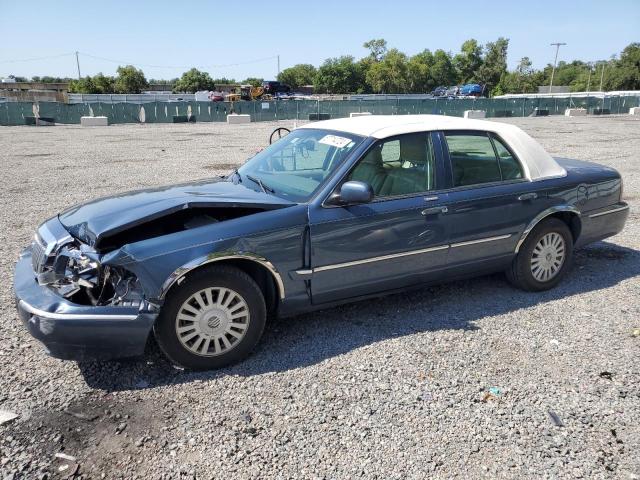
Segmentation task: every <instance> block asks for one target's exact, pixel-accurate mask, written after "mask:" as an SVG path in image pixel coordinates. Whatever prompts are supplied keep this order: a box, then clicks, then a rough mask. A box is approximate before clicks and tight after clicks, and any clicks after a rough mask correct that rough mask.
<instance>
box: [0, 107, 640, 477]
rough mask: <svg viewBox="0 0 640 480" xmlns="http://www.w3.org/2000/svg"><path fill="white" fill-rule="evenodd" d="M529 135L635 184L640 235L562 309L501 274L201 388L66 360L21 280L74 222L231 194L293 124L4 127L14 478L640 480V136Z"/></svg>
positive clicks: (0, 389)
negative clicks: (31, 313) (206, 191)
mask: <svg viewBox="0 0 640 480" xmlns="http://www.w3.org/2000/svg"><path fill="white" fill-rule="evenodd" d="M509 121H510V122H512V123H515V124H517V125H519V126H521V127H523V128H524V129H525V130H526V131H528V132H529V133H530V134H531V135H532V136H534V137H536V138H537V139H539V140H540V141H541V142H542V144H543V145H544V146H545V147H546V148H547V149H548V150H549V151H550V152H551V153H552V154H555V155H561V156H568V157H575V158H581V159H586V160H594V161H598V162H601V163H603V164H606V165H611V166H613V167H615V168H617V169H619V170H620V171H621V172H622V173H623V176H624V178H625V196H626V199H627V200H628V201H629V202H630V203H631V205H632V211H631V215H630V218H629V221H628V224H627V227H626V229H625V231H624V232H623V233H621V234H620V235H618V236H616V237H614V238H612V239H609V240H608V241H606V242H602V243H598V244H595V245H592V246H590V247H589V248H586V249H584V250H581V251H579V252H576V261H575V266H574V268H573V270H572V272H571V273H570V274H569V276H568V278H567V279H566V281H565V282H563V283H562V284H561V285H560V286H559V287H558V288H557V289H555V290H553V291H550V292H545V293H540V294H532V293H523V292H520V291H517V290H514V289H513V288H511V287H509V286H508V285H507V284H506V282H505V281H504V279H503V277H502V276H501V275H494V276H489V277H482V278H477V279H473V280H468V281H463V282H456V283H452V284H448V285H443V286H437V287H432V288H426V289H423V290H420V291H417V292H410V293H409V292H407V293H405V294H401V295H395V296H392V297H387V298H385V299H381V300H376V301H369V302H366V303H360V304H354V305H350V306H345V307H341V308H334V309H331V310H327V311H324V312H318V313H315V314H311V315H305V316H304V317H297V318H292V319H286V320H280V321H275V322H273V323H271V324H270V325H269V326H268V327H267V331H266V332H265V336H264V338H263V341H262V343H261V345H260V347H259V349H258V351H257V352H255V354H254V355H253V356H252V357H250V358H249V359H248V360H247V361H245V362H243V363H242V364H240V365H236V366H234V367H231V368H227V369H224V370H220V371H216V372H208V373H197V374H196V373H185V372H183V371H179V370H176V369H173V368H172V367H171V366H169V365H168V364H167V362H166V361H164V360H163V358H162V357H161V355H160V354H159V353H158V351H157V348H153V345H152V346H151V348H150V352H149V354H148V355H147V356H146V357H145V358H144V359H139V360H132V361H126V362H110V363H102V364H97V363H86V364H77V363H73V362H62V361H58V360H55V359H52V358H49V357H47V356H46V354H45V353H44V351H43V349H42V348H41V346H40V345H39V344H37V342H36V341H34V340H33V339H31V337H30V336H29V335H28V334H27V333H26V331H25V329H24V328H23V327H22V325H21V324H20V321H19V319H18V317H17V314H16V312H15V309H14V304H13V292H12V289H11V279H12V275H13V265H14V262H15V260H16V258H17V255H18V252H19V251H20V250H21V248H22V247H23V246H24V245H26V244H28V243H29V241H30V239H31V237H32V235H33V233H34V231H35V229H36V227H37V225H38V224H39V222H40V221H42V220H43V219H45V218H47V217H49V216H52V215H54V214H55V213H57V212H58V211H59V210H61V209H62V208H64V207H66V206H68V205H70V204H73V203H76V202H81V201H86V200H89V199H91V198H94V197H96V196H98V195H105V194H110V193H114V192H120V191H125V190H130V189H134V188H139V187H145V186H155V185H161V184H167V183H173V182H179V181H184V180H191V179H197V178H203V177H207V176H213V175H217V174H220V173H224V172H226V171H228V170H229V169H230V168H232V167H233V166H235V165H238V164H240V163H241V162H242V161H243V159H244V158H246V157H247V156H248V155H249V154H250V153H251V152H253V151H255V150H256V149H257V148H259V147H262V146H264V145H265V143H266V139H267V137H268V134H269V133H270V131H271V130H272V129H273V128H275V126H276V124H275V123H262V124H253V125H246V126H244V125H242V126H228V125H224V124H191V125H119V126H110V127H106V128H94V129H86V128H85V129H83V128H80V127H78V126H56V127H50V128H45V127H43V128H36V127H2V128H0V164H1V165H2V177H1V179H0V207H1V208H0V224H1V226H2V228H1V231H0V275H2V277H3V278H5V279H6V281H5V282H2V284H1V285H0V315H1V318H0V322H1V323H0V361H1V362H2V374H1V375H0V411H3V410H4V411H9V412H13V413H15V414H17V418H15V419H13V420H10V421H6V422H5V423H3V424H2V425H1V426H0V479H12V478H13V479H18V478H29V479H31V478H63V477H65V476H67V475H69V474H73V473H74V472H75V475H76V478H77V477H82V478H109V479H111V478H144V479H147V478H148V479H152V478H198V479H200V478H234V479H235V478H355V477H364V478H381V479H387V478H426V477H429V478H451V477H463V478H540V477H543V478H544V477H547V478H556V477H571V478H623V479H624V478H628V479H632V478H634V479H637V478H640V457H639V456H638V452H639V451H640V362H638V358H639V357H638V353H639V352H640V335H635V336H634V333H633V332H634V329H637V328H640V318H639V317H640V282H638V275H639V274H640V219H639V217H638V212H639V211H640V197H639V195H640V158H639V154H638V152H640V119H637V118H630V117H611V118H575V119H571V118H565V117H553V118H526V119H512V120H509ZM279 125H285V126H291V125H290V122H281V123H280V124H279ZM0 422H3V420H2V413H1V412H0ZM60 453H63V454H65V455H69V456H71V457H70V458H75V460H70V459H64V458H57V457H55V455H56V454H60ZM61 467H62V468H66V470H64V471H63V472H62V473H60V471H59V468H61Z"/></svg>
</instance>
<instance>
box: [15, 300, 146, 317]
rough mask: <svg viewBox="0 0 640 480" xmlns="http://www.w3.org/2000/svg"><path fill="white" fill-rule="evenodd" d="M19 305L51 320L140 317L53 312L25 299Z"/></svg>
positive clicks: (33, 313)
mask: <svg viewBox="0 0 640 480" xmlns="http://www.w3.org/2000/svg"><path fill="white" fill-rule="evenodd" d="M19 305H20V307H21V308H22V309H23V310H26V311H27V312H29V313H31V314H32V315H36V316H37V317H40V318H46V319H49V320H135V319H136V318H138V316H137V315H117V314H102V315H100V314H85V313H51V312H46V311H44V310H40V309H39V308H36V307H34V306H32V305H29V304H28V303H27V302H25V301H24V300H20V302H19Z"/></svg>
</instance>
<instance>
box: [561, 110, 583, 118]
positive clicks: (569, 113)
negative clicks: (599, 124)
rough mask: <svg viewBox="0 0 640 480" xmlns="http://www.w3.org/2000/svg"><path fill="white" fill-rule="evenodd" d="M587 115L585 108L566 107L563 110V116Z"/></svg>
mask: <svg viewBox="0 0 640 480" xmlns="http://www.w3.org/2000/svg"><path fill="white" fill-rule="evenodd" d="M586 115H587V109H586V108H567V109H566V110H565V111H564V116H565V117H584V116H586Z"/></svg>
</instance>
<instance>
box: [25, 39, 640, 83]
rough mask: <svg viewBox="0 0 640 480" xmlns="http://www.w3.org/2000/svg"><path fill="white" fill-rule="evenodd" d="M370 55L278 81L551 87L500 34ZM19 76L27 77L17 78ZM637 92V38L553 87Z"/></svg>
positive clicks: (375, 49)
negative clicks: (513, 60) (511, 54)
mask: <svg viewBox="0 0 640 480" xmlns="http://www.w3.org/2000/svg"><path fill="white" fill-rule="evenodd" d="M363 46H364V48H366V49H367V50H369V54H368V55H366V56H365V57H363V58H360V59H358V60H356V59H355V58H354V57H353V56H350V55H343V56H340V57H332V58H328V59H326V60H325V61H324V62H323V63H322V64H321V65H320V66H319V67H315V66H314V65H311V64H298V65H294V66H292V67H289V68H286V69H284V70H283V71H282V72H280V73H279V74H278V77H277V79H278V80H279V81H280V82H283V83H286V84H288V85H290V86H291V87H292V88H293V90H294V91H295V90H296V89H299V88H300V87H302V86H307V85H313V86H314V90H315V92H316V93H332V94H343V93H427V92H431V91H432V90H433V89H434V88H436V87H438V86H445V87H449V86H453V85H462V84H465V83H478V84H480V85H483V86H484V89H485V92H486V94H487V95H501V94H505V93H534V92H537V91H538V87H539V86H546V85H549V83H550V80H551V71H552V68H553V67H552V65H551V64H548V65H547V66H546V67H544V68H543V69H540V70H536V69H534V68H533V66H532V62H531V60H530V59H529V58H528V57H523V58H522V59H520V61H519V62H518V65H517V67H516V68H515V69H514V70H512V71H509V70H508V69H507V51H508V48H509V39H507V38H503V37H500V38H498V39H497V40H495V41H493V42H488V43H486V44H485V45H481V44H480V43H478V41H477V40H475V39H469V40H466V41H465V42H464V43H463V44H462V45H461V47H460V51H459V52H457V53H455V54H453V53H451V52H446V51H444V50H442V49H438V50H435V51H433V52H432V51H431V50H429V49H425V50H423V51H422V52H420V53H417V54H416V55H412V56H409V55H407V54H405V53H403V52H401V51H400V50H398V49H397V48H389V47H388V45H387V41H386V40H384V39H373V40H369V41H368V42H365V43H364V45H363ZM14 78H15V79H16V80H18V81H20V80H23V81H24V80H26V79H23V78H19V77H14ZM601 79H602V89H603V90H640V43H638V42H634V43H631V44H629V45H628V46H627V47H626V48H625V49H624V50H623V51H622V52H621V53H620V55H619V57H616V56H613V57H612V58H610V59H609V60H600V61H597V62H585V61H582V60H573V61H571V62H565V61H561V62H559V64H558V65H557V67H556V71H555V74H554V82H553V83H554V85H566V86H569V88H570V90H571V91H574V92H576V91H586V90H591V91H593V90H598V89H600V80H601ZM32 80H33V81H42V82H47V81H49V82H53V81H65V80H68V81H69V82H70V85H69V91H70V92H72V93H140V92H141V91H144V90H145V89H147V88H149V85H150V84H154V83H166V84H170V85H172V90H173V91H174V92H175V93H193V92H196V91H199V90H214V89H215V88H216V85H218V86H219V85H224V84H237V83H242V84H251V85H254V86H259V85H260V84H261V83H262V81H263V79H262V78H255V77H251V78H246V79H244V80H242V81H240V82H236V81H235V80H234V79H228V78H212V77H211V76H210V75H209V73H207V72H203V71H200V70H198V69H196V68H192V69H190V70H188V71H187V72H184V73H183V74H182V76H181V77H180V78H175V79H172V80H154V79H151V80H148V81H147V79H146V78H145V75H144V73H143V72H142V70H139V69H137V68H135V67H134V66H132V65H127V66H121V67H118V69H117V74H116V76H115V77H111V76H106V75H103V74H102V73H99V74H97V75H94V76H92V77H91V76H87V77H84V78H81V79H79V80H70V79H62V78H57V77H46V76H45V77H33V79H32Z"/></svg>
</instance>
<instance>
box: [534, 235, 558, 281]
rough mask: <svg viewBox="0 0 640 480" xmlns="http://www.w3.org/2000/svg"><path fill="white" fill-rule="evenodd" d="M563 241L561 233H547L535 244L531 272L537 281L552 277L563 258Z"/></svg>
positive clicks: (556, 272) (547, 279)
mask: <svg viewBox="0 0 640 480" xmlns="http://www.w3.org/2000/svg"><path fill="white" fill-rule="evenodd" d="M565 250H566V249H565V243H564V238H562V235H560V234H559V233H556V232H551V233H547V234H546V235H544V236H543V237H542V238H541V239H540V240H539V241H538V243H537V244H536V246H535V248H534V249H533V255H532V256H531V273H532V274H533V278H535V279H536V280H537V281H539V282H548V281H549V280H551V279H552V278H554V277H555V276H556V275H557V274H558V272H559V271H560V269H561V268H562V265H563V264H564V259H565Z"/></svg>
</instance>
